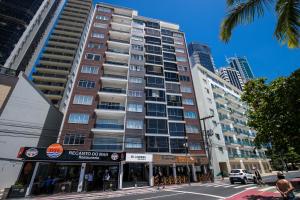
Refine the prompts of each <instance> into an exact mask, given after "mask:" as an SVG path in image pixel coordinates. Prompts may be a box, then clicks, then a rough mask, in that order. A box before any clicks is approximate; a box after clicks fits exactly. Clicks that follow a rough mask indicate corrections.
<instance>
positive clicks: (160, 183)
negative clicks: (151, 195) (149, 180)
mask: <svg viewBox="0 0 300 200" xmlns="http://www.w3.org/2000/svg"><path fill="white" fill-rule="evenodd" d="M157 179H158V185H157V189H158V190H159V189H160V186H163V187H162V188H163V189H164V188H165V181H164V175H163V173H162V172H161V171H159V172H158V173H157Z"/></svg>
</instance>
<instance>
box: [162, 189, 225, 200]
mask: <svg viewBox="0 0 300 200" xmlns="http://www.w3.org/2000/svg"><path fill="white" fill-rule="evenodd" d="M166 191H170V192H177V193H182V194H195V195H201V196H208V197H215V198H218V199H225V197H222V196H217V195H213V194H205V193H200V192H188V191H179V190H166Z"/></svg>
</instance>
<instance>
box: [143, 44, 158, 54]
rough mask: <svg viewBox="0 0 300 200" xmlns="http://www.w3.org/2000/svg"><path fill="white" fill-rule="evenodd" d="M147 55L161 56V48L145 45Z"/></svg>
mask: <svg viewBox="0 0 300 200" xmlns="http://www.w3.org/2000/svg"><path fill="white" fill-rule="evenodd" d="M145 48H146V52H147V53H153V54H160V55H161V47H157V46H150V45H145Z"/></svg>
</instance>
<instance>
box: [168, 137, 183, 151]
mask: <svg viewBox="0 0 300 200" xmlns="http://www.w3.org/2000/svg"><path fill="white" fill-rule="evenodd" d="M170 143H171V152H172V153H186V147H185V146H184V144H185V143H186V140H185V139H171V141H170Z"/></svg>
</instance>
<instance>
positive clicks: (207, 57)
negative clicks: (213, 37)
mask: <svg viewBox="0 0 300 200" xmlns="http://www.w3.org/2000/svg"><path fill="white" fill-rule="evenodd" d="M188 52H189V56H190V60H191V64H192V66H194V65H195V64H200V65H202V66H203V67H205V68H206V69H208V70H209V71H211V72H215V64H214V60H213V57H212V54H211V50H210V48H209V46H207V45H205V44H200V43H198V42H191V43H190V44H189V45H188Z"/></svg>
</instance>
